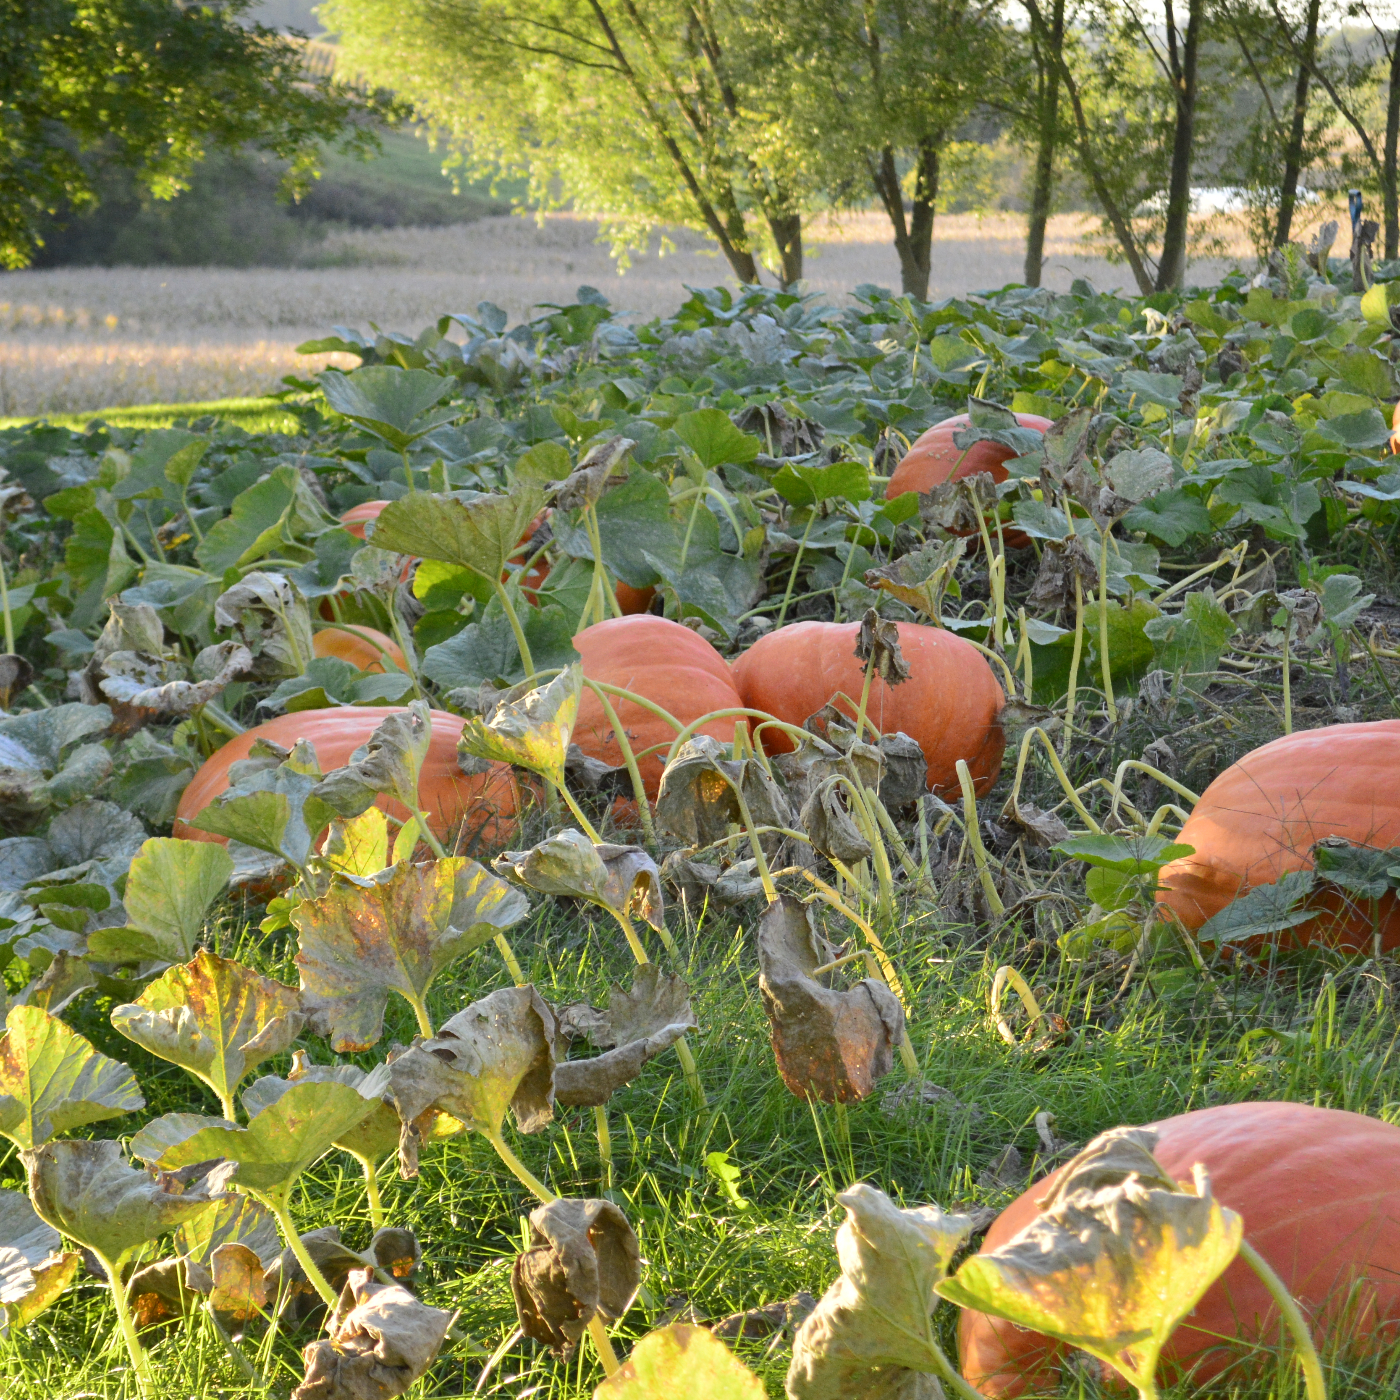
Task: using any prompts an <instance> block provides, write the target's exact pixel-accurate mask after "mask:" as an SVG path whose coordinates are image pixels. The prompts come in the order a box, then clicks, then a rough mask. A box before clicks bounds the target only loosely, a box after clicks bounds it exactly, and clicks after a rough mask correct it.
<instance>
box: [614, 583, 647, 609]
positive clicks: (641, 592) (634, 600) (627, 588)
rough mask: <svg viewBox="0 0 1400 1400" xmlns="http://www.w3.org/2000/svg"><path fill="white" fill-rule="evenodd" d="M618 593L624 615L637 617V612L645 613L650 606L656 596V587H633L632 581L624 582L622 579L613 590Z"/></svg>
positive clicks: (619, 605)
mask: <svg viewBox="0 0 1400 1400" xmlns="http://www.w3.org/2000/svg"><path fill="white" fill-rule="evenodd" d="M613 591H614V593H616V595H617V605H618V607H620V608H621V609H622V615H623V616H624V617H635V616H636V614H637V613H644V612H646V611H647V610H648V609H649V608H650V607H651V603H652V599H653V598H655V597H656V589H654V588H633V587H632V585H631V584H630V583H624V582H623V581H622V580H621V579H618V581H617V587H616V588H615V589H614V590H613Z"/></svg>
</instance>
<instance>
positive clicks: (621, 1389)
mask: <svg viewBox="0 0 1400 1400" xmlns="http://www.w3.org/2000/svg"><path fill="white" fill-rule="evenodd" d="M767 1393H768V1392H767V1391H766V1390H764V1388H763V1382H762V1381H760V1380H759V1378H758V1377H757V1376H756V1375H754V1373H753V1372H752V1371H750V1370H749V1368H748V1367H747V1366H745V1365H744V1363H743V1362H742V1361H740V1360H739V1358H738V1357H737V1356H735V1355H734V1353H733V1352H732V1351H730V1350H729V1348H728V1347H727V1346H725V1344H724V1343H723V1342H721V1341H720V1340H719V1339H718V1338H717V1337H716V1336H715V1335H714V1334H713V1333H712V1332H708V1331H706V1329H705V1328H703V1327H691V1326H688V1325H687V1324H685V1323H681V1322H674V1323H672V1324H671V1325H670V1326H669V1327H663V1328H661V1329H660V1330H659V1331H656V1332H650V1333H648V1334H647V1335H646V1336H645V1337H643V1338H642V1340H641V1341H640V1342H638V1343H637V1345H636V1346H635V1347H633V1348H632V1354H631V1356H629V1357H628V1358H627V1360H626V1361H624V1362H623V1363H622V1365H621V1366H620V1367H618V1369H617V1371H616V1373H615V1374H614V1375H612V1376H610V1377H609V1378H608V1379H607V1380H605V1381H604V1382H603V1383H602V1384H601V1385H600V1386H599V1387H598V1388H597V1390H595V1391H594V1392H593V1400H764V1397H765V1396H766V1395H767Z"/></svg>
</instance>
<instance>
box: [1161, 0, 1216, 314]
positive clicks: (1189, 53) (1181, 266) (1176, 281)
mask: <svg viewBox="0 0 1400 1400" xmlns="http://www.w3.org/2000/svg"><path fill="white" fill-rule="evenodd" d="M1204 12H1205V0H1187V12H1186V13H1187V19H1186V34H1185V42H1184V43H1183V45H1182V51H1181V59H1180V62H1178V61H1177V58H1176V54H1177V44H1176V22H1175V18H1174V16H1173V13H1172V7H1171V4H1170V0H1169V2H1168V4H1167V42H1168V46H1169V48H1170V50H1171V54H1172V83H1173V86H1174V87H1175V89H1176V92H1175V96H1176V130H1175V132H1174V133H1173V136H1172V165H1171V184H1170V185H1169V186H1168V188H1167V227H1166V231H1165V232H1164V234H1163V235H1162V260H1161V261H1160V262H1159V263H1158V264H1157V290H1158V291H1159V292H1162V291H1167V290H1168V289H1169V288H1172V287H1179V286H1180V285H1181V281H1182V278H1183V277H1185V275H1186V236H1187V232H1188V230H1189V225H1190V220H1191V158H1192V155H1193V154H1194V147H1195V142H1196V57H1197V54H1198V52H1199V49H1200V43H1201V26H1202V21H1203V19H1204Z"/></svg>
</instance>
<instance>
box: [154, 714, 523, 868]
mask: <svg viewBox="0 0 1400 1400" xmlns="http://www.w3.org/2000/svg"><path fill="white" fill-rule="evenodd" d="M401 712H402V707H401V706H397V705H390V706H378V705H363V706H360V705H356V706H346V707H343V708H340V709H334V710H301V711H298V712H297V713H295V714H290V715H278V716H277V718H276V719H270V720H268V721H267V723H266V724H260V725H257V726H256V727H255V728H253V729H249V730H247V731H246V732H245V733H243V734H240V735H239V736H238V737H237V738H235V739H230V740H229V741H228V743H227V744H225V745H224V746H223V748H221V749H218V750H216V751H215V752H214V753H213V754H212V755H211V756H210V757H209V758H207V759H206V760H205V761H204V764H203V766H202V767H201V768H200V769H199V771H198V772H197V773H196V774H195V775H194V777H193V778H192V779H191V780H190V785H189V786H188V787H187V788H186V789H185V792H184V796H183V797H181V798H180V805H179V808H178V809H177V811H176V816H175V828H174V830H175V835H176V836H183V837H185V838H186V839H187V840H192V841H220V840H222V839H223V838H222V837H218V836H212V835H210V834H209V833H207V832H203V831H200V830H198V829H197V828H195V827H192V826H190V825H188V823H189V822H190V821H191V820H192V819H193V818H194V817H196V816H198V815H199V813H200V812H202V811H203V810H204V808H205V807H207V806H208V805H209V803H210V802H212V801H213V800H214V798H216V797H217V796H218V795H219V794H220V793H221V792H224V791H225V790H226V789H227V788H228V785H229V780H228V770H229V768H230V766H231V765H233V764H234V763H236V762H238V760H239V759H241V758H247V757H248V753H249V750H251V749H252V747H253V741H254V740H256V739H270V740H272V742H273V743H275V744H281V745H283V746H284V747H286V748H291V747H292V745H293V744H295V743H296V742H297V740H298V739H309V740H310V741H311V743H312V744H313V745H314V746H315V749H316V757H317V759H318V761H319V762H320V765H321V771H322V772H326V773H328V772H330V770H331V769H332V768H339V767H341V766H342V765H343V764H345V763H348V762H349V761H350V755H351V754H352V753H354V752H355V750H356V749H357V748H359V747H360V745H361V744H363V743H365V742H366V741H367V740H368V739H369V736H370V735H371V734H373V733H374V731H375V730H376V729H377V728H378V727H379V725H380V724H381V723H382V722H383V721H384V720H385V719H386V718H387V717H388V716H389V715H392V714H399V713H401ZM464 723H465V721H464V720H463V719H462V717H461V716H460V715H450V714H448V713H447V712H446V711H445V710H434V711H433V712H432V725H433V737H432V742H431V744H430V746H429V748H428V757H427V760H426V761H425V762H424V764H423V770H422V772H421V774H420V775H419V779H418V799H419V801H420V802H421V803H422V805H423V810H424V812H426V813H427V816H428V824H429V825H430V826H431V827H432V829H433V831H434V832H435V833H436V834H437V835H438V836H439V837H443V838H446V837H448V836H449V835H451V834H452V832H453V830H454V828H457V827H460V828H461V831H462V849H463V850H467V851H469V850H471V849H472V848H473V847H476V846H479V847H481V848H483V849H486V850H499V849H500V847H502V846H503V845H504V844H505V843H506V842H507V841H509V840H510V838H511V837H512V836H513V835H514V833H515V828H516V822H515V813H516V810H517V808H518V806H519V802H520V792H519V789H518V788H517V786H516V783H515V778H514V775H513V774H512V772H511V769H510V766H509V764H505V763H493V764H492V765H491V767H490V769H489V770H488V771H487V772H485V773H479V774H467V773H463V772H462V770H461V769H460V768H459V767H458V766H457V740H458V738H459V737H460V736H461V733H462V725H463V724H464ZM377 805H378V806H380V807H382V808H383V809H384V810H385V811H386V812H388V813H389V815H390V816H392V817H397V818H398V819H399V820H400V821H402V820H403V819H404V818H406V817H407V816H408V812H407V810H406V809H405V808H404V806H403V804H402V803H400V802H397V801H395V800H394V799H393V798H391V797H385V796H382V795H381V796H380V798H379V800H378V803H377Z"/></svg>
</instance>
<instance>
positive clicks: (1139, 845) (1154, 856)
mask: <svg viewBox="0 0 1400 1400" xmlns="http://www.w3.org/2000/svg"><path fill="white" fill-rule="evenodd" d="M1054 849H1055V850H1056V851H1058V852H1059V853H1060V855H1062V856H1071V857H1073V858H1074V859H1075V860H1082V861H1084V862H1085V863H1086V864H1088V865H1093V866H1099V867H1102V868H1103V869H1106V870H1117V871H1120V872H1121V873H1123V874H1125V875H1140V874H1143V873H1144V872H1146V871H1151V870H1160V869H1161V868H1162V867H1163V866H1164V865H1166V864H1167V863H1168V862H1169V861H1173V860H1177V859H1179V858H1180V857H1181V856H1189V855H1194V854H1195V852H1196V848H1195V847H1194V846H1186V845H1182V844H1181V843H1179V842H1173V841H1168V840H1167V838H1166V837H1165V836H1113V835H1110V834H1109V833H1107V832H1091V833H1089V834H1088V835H1086V836H1071V837H1070V839H1069V840H1068V841H1061V842H1059V843H1058V844H1057V845H1056V846H1055V847H1054Z"/></svg>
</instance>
